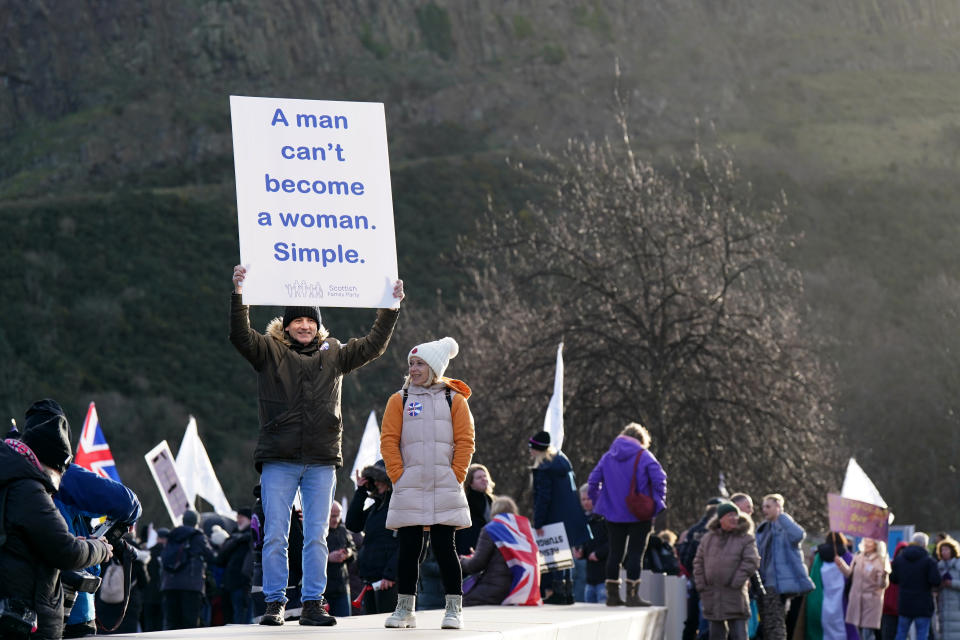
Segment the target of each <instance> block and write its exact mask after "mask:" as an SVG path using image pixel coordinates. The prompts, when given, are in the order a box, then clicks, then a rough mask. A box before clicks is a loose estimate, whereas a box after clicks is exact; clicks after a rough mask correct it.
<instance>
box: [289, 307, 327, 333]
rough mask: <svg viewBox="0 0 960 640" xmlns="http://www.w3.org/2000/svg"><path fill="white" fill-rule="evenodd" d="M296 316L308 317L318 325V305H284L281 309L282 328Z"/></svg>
mask: <svg viewBox="0 0 960 640" xmlns="http://www.w3.org/2000/svg"><path fill="white" fill-rule="evenodd" d="M297 318H310V319H311V320H313V321H314V322H316V323H317V326H318V327H319V326H320V308H319V307H286V308H285V309H284V310H283V328H284V329H286V328H287V327H289V326H290V323H291V322H293V321H294V320H296V319H297Z"/></svg>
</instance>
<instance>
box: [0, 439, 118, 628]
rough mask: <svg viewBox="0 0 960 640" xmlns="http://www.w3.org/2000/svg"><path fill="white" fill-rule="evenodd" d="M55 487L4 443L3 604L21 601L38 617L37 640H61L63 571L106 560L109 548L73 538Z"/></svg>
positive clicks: (0, 467)
mask: <svg viewBox="0 0 960 640" xmlns="http://www.w3.org/2000/svg"><path fill="white" fill-rule="evenodd" d="M53 493H54V486H53V484H52V483H51V482H50V480H49V479H48V478H47V476H46V475H45V474H44V473H43V472H42V471H40V470H39V469H38V468H37V467H35V466H34V465H33V464H32V463H31V462H30V461H29V460H27V458H25V457H24V456H22V455H20V454H19V453H17V452H16V451H14V450H13V449H11V448H10V447H8V446H7V445H6V444H3V443H0V494H5V496H3V499H4V500H5V502H4V517H3V528H4V531H5V533H6V536H7V537H6V542H5V543H4V545H3V546H2V547H0V576H2V579H0V598H19V599H22V600H24V601H26V602H27V604H28V606H30V607H32V608H33V609H34V610H35V611H36V612H37V618H38V621H37V622H38V626H37V632H36V633H35V634H33V635H31V636H30V637H31V638H33V639H34V640H44V639H47V638H60V637H62V636H63V591H62V589H61V587H60V571H61V570H67V569H83V568H84V567H89V566H91V565H95V564H99V563H101V562H103V561H104V560H106V558H107V546H106V545H105V544H103V543H102V542H99V541H94V540H84V539H81V538H76V537H74V536H73V535H72V534H71V533H70V532H69V531H68V530H67V523H66V522H64V520H63V516H61V515H60V511H58V510H57V507H56V505H54V503H53V498H52V494H53Z"/></svg>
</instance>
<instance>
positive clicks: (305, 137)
mask: <svg viewBox="0 0 960 640" xmlns="http://www.w3.org/2000/svg"><path fill="white" fill-rule="evenodd" d="M230 117H231V121H232V124H233V158H234V169H235V172H236V179H237V218H238V223H239V228H240V262H241V264H242V265H243V266H244V267H246V269H247V274H246V279H245V280H244V282H243V302H244V303H245V304H261V305H282V306H285V305H297V306H300V305H318V306H325V307H373V308H385V307H396V306H397V305H398V304H399V303H398V301H397V300H396V299H395V298H394V297H393V283H394V281H395V280H396V279H397V243H396V236H395V233H394V226H393V198H392V194H391V189H390V163H389V156H388V152H387V127H386V118H385V116H384V110H383V104H381V103H378V102H332V101H325V100H289V99H281V98H251V97H245V96H230Z"/></svg>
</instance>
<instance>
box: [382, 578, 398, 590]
mask: <svg viewBox="0 0 960 640" xmlns="http://www.w3.org/2000/svg"><path fill="white" fill-rule="evenodd" d="M395 584H397V583H396V582H394V581H393V580H387V579H386V578H383V579H382V580H380V590H381V591H386V590H387V589H389V588H391V587H392V586H393V585H395Z"/></svg>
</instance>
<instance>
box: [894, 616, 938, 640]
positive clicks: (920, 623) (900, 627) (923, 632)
mask: <svg viewBox="0 0 960 640" xmlns="http://www.w3.org/2000/svg"><path fill="white" fill-rule="evenodd" d="M930 620H931V619H930V618H908V617H906V616H900V618H899V619H898V620H897V640H907V633H908V632H909V631H910V624H911V623H912V624H915V625H916V630H917V640H927V637H928V636H929V635H930Z"/></svg>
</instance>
